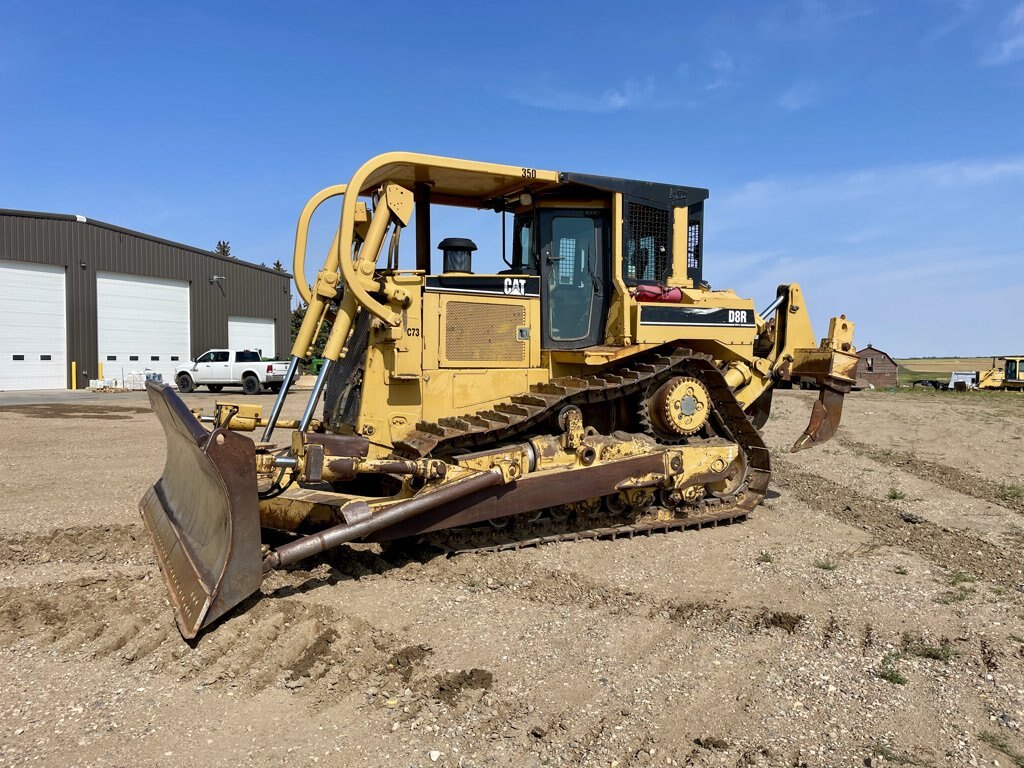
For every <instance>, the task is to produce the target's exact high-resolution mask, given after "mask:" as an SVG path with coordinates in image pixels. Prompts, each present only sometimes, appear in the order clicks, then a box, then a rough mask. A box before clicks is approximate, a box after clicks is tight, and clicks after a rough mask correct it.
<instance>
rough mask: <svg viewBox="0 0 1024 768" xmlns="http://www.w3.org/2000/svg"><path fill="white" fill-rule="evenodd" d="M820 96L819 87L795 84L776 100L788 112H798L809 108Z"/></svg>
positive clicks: (802, 83)
mask: <svg viewBox="0 0 1024 768" xmlns="http://www.w3.org/2000/svg"><path fill="white" fill-rule="evenodd" d="M817 96H818V87H817V86H816V85H814V83H808V82H800V83H794V84H793V85H791V86H790V87H789V88H787V89H786V90H785V91H784V92H783V93H782V95H781V96H779V98H778V99H777V100H776V102H775V103H776V104H778V105H779V106H780V107H782V108H783V109H784V110H786V111H787V112H796V111H798V110H801V109H803V108H804V107H806V106H808V105H809V104H811V103H812V102H814V100H815V99H816V98H817Z"/></svg>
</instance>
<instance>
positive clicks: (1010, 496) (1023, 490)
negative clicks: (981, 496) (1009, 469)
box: [996, 483, 1024, 501]
mask: <svg viewBox="0 0 1024 768" xmlns="http://www.w3.org/2000/svg"><path fill="white" fill-rule="evenodd" d="M996 496H998V497H999V498H1000V499H1002V500H1003V501H1017V500H1018V499H1024V485H1006V484H1005V483H1000V484H999V488H998V489H996Z"/></svg>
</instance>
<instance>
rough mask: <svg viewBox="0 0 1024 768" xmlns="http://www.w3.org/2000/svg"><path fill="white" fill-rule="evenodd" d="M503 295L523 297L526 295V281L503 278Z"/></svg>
mask: <svg viewBox="0 0 1024 768" xmlns="http://www.w3.org/2000/svg"><path fill="white" fill-rule="evenodd" d="M505 295H506V296H525V295H526V280H525V278H519V277H506V278H505Z"/></svg>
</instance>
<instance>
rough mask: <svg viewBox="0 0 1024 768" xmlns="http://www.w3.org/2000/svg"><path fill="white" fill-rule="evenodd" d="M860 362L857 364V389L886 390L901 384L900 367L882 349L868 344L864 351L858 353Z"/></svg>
mask: <svg viewBox="0 0 1024 768" xmlns="http://www.w3.org/2000/svg"><path fill="white" fill-rule="evenodd" d="M857 357H859V358H860V362H858V363H857V384H856V386H857V388H858V389H868V388H870V387H875V388H878V389H884V388H886V387H895V386H897V385H898V384H899V370H900V367H899V365H898V364H897V363H896V361H895V360H893V359H892V358H891V357H889V355H888V354H886V353H885V352H883V351H882V350H880V349H875V348H874V347H873V346H871V345H870V344H868V345H867V346H866V347H864V349H862V350H860V351H859V352H857Z"/></svg>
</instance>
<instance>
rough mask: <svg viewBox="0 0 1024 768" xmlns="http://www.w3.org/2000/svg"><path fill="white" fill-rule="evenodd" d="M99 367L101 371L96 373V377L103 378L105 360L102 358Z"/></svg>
mask: <svg viewBox="0 0 1024 768" xmlns="http://www.w3.org/2000/svg"><path fill="white" fill-rule="evenodd" d="M97 367H98V368H99V369H100V370H99V372H98V373H97V374H96V378H97V379H102V378H103V361H102V360H101V361H100V362H99V363H97Z"/></svg>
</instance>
